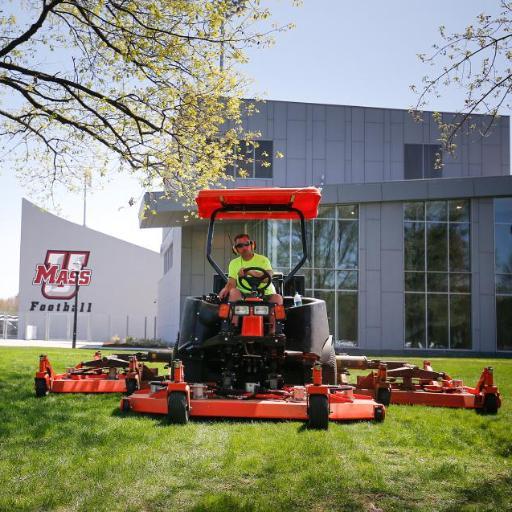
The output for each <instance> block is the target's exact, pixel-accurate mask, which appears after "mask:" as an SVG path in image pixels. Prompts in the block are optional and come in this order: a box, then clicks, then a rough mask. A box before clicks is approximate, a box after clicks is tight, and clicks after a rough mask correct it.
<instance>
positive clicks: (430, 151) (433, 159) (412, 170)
mask: <svg viewBox="0 0 512 512" xmlns="http://www.w3.org/2000/svg"><path fill="white" fill-rule="evenodd" d="M442 163H443V154H442V151H441V146H440V145H439V144H404V178H405V179H406V180H418V179H421V178H441V177H442V171H443V168H442Z"/></svg>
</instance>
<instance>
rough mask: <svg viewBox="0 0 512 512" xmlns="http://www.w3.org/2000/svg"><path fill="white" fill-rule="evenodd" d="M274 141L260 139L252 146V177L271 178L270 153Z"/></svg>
mask: <svg viewBox="0 0 512 512" xmlns="http://www.w3.org/2000/svg"><path fill="white" fill-rule="evenodd" d="M273 150H274V143H273V142H272V141H271V140H260V141H257V142H256V143H255V148H254V177H255V178H267V179H269V178H272V153H273Z"/></svg>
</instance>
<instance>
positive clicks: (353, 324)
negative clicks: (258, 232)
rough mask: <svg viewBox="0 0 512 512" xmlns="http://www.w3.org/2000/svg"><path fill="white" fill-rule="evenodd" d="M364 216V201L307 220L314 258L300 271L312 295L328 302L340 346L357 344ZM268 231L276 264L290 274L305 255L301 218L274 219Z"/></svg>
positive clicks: (327, 209) (335, 207)
mask: <svg viewBox="0 0 512 512" xmlns="http://www.w3.org/2000/svg"><path fill="white" fill-rule="evenodd" d="M358 215H359V207H358V205H322V206H321V207H320V208H319V218H318V219H315V220H313V221H308V222H307V223H306V243H307V247H308V259H307V260H306V264H305V266H303V267H302V268H301V269H300V271H299V274H301V275H304V278H305V293H306V295H307V296H309V297H317V298H319V299H322V300H325V301H326V304H327V310H328V316H329V324H330V329H331V331H330V332H331V333H332V334H333V335H334V339H335V342H337V343H338V347H341V346H349V345H350V346H356V345H357V322H358V316H357V315H358V311H357V301H358V294H357V290H358V270H357V268H358V243H359V241H358V237H359V228H358V226H359V222H358V220H359V219H358ZM250 233H252V231H250ZM266 234H267V247H268V251H267V254H268V256H269V258H270V260H271V263H272V265H273V268H274V269H281V270H282V271H283V273H288V272H289V271H290V269H291V268H293V267H294V266H295V265H296V264H297V262H298V261H299V260H300V258H301V256H302V237H301V231H300V222H299V221H296V220H293V221H290V222H282V221H268V222H267V224H266ZM340 315H342V317H341V316H340ZM340 336H343V338H340ZM344 344H345V345H344ZM347 344H348V345H347Z"/></svg>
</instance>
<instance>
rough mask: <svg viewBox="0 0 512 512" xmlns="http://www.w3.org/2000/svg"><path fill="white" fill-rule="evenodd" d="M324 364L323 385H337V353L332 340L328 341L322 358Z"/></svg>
mask: <svg viewBox="0 0 512 512" xmlns="http://www.w3.org/2000/svg"><path fill="white" fill-rule="evenodd" d="M320 362H321V363H322V384H326V385H328V386H334V385H336V352H335V351H334V345H333V344H332V340H331V339H328V340H327V341H326V343H325V345H324V348H323V350H322V355H321V357H320Z"/></svg>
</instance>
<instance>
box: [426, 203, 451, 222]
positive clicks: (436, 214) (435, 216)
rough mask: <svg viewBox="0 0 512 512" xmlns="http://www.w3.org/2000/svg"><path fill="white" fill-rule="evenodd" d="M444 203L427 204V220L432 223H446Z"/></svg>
mask: <svg viewBox="0 0 512 512" xmlns="http://www.w3.org/2000/svg"><path fill="white" fill-rule="evenodd" d="M447 206H448V205H447V204H446V201H428V202H427V220H429V221H434V222H446V221H447V217H448V211H447Z"/></svg>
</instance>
